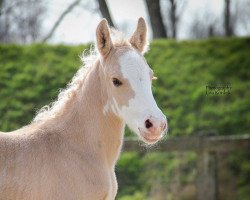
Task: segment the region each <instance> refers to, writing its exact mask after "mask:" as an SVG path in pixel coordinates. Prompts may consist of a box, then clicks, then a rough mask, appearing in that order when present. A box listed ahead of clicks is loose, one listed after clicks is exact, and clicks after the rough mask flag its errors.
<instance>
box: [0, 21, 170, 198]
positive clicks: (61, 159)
mask: <svg viewBox="0 0 250 200" xmlns="http://www.w3.org/2000/svg"><path fill="white" fill-rule="evenodd" d="M146 29H147V28H146V24H145V21H144V19H143V18H140V19H139V21H138V25H137V29H136V31H135V33H134V34H133V36H132V37H131V38H130V39H129V40H125V39H124V38H120V39H115V40H114V39H111V34H110V29H109V27H108V24H107V21H106V20H105V19H104V20H102V21H101V22H100V23H99V25H98V27H97V29H96V39H97V45H96V47H97V50H98V53H99V55H96V57H95V61H93V62H92V63H91V64H89V67H88V68H85V69H84V68H82V69H80V70H79V71H78V73H77V74H76V75H75V77H74V78H73V80H72V81H71V83H70V84H69V85H68V87H67V88H66V89H65V90H64V91H62V92H61V93H60V94H59V97H58V100H57V101H56V102H54V104H52V106H51V107H47V108H45V109H42V110H41V111H40V112H39V113H38V115H37V116H36V117H35V119H34V121H33V122H32V123H31V124H29V125H27V126H25V127H23V128H21V129H19V130H16V131H13V132H10V133H1V134H0V199H1V200H13V199H17V200H64V199H65V200H80V199H81V200H113V199H115V196H116V193H117V181H116V176H115V172H114V168H115V164H116V161H117V159H118V156H119V154H120V151H121V146H122V141H123V134H124V126H125V124H128V126H129V127H130V128H131V129H132V130H133V131H134V132H135V133H136V134H137V135H138V136H139V138H141V139H142V140H143V141H145V142H146V143H149V144H152V143H156V142H157V141H158V140H159V139H160V138H161V137H162V136H163V134H164V132H165V129H166V128H167V121H166V117H165V116H164V115H163V113H162V112H161V110H160V109H159V108H158V107H157V105H156V102H155V100H154V98H153V95H152V91H151V81H152V79H153V78H154V76H153V71H152V70H151V69H150V68H149V66H148V65H147V63H146V60H145V59H144V57H143V52H145V50H146V47H147V40H146V31H147V30H146Z"/></svg>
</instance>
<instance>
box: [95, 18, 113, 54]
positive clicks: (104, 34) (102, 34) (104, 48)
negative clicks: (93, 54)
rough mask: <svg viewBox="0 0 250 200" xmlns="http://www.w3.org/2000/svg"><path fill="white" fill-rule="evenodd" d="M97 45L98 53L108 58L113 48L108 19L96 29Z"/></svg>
mask: <svg viewBox="0 0 250 200" xmlns="http://www.w3.org/2000/svg"><path fill="white" fill-rule="evenodd" d="M96 43H97V48H98V51H99V52H100V54H101V55H102V56H106V55H107V54H108V53H109V52H110V50H111V49H112V47H113V43H112V40H111V37H110V29H109V26H108V22H107V20H106V19H103V20H102V21H101V22H100V23H99V24H98V26H97V28H96Z"/></svg>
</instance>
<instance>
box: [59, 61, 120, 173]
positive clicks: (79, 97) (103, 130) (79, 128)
mask: <svg viewBox="0 0 250 200" xmlns="http://www.w3.org/2000/svg"><path fill="white" fill-rule="evenodd" d="M107 89H108V88H106V84H105V81H104V74H103V70H102V66H101V64H100V61H97V62H96V63H95V64H94V65H93V66H91V68H90V69H89V72H88V74H87V75H86V77H85V80H84V83H83V85H82V87H80V88H79V90H78V92H77V94H76V97H75V99H74V101H73V102H70V104H69V105H68V106H67V109H66V112H67V113H65V114H64V115H61V116H60V117H59V118H58V119H55V120H56V121H54V123H58V124H60V125H59V126H60V130H62V131H60V132H62V133H63V134H65V137H66V138H67V141H69V142H71V143H72V145H73V146H75V147H79V150H81V151H85V152H86V151H87V152H89V153H91V154H94V155H95V156H98V155H99V156H100V157H99V159H104V160H103V161H104V162H106V164H107V165H108V167H109V168H114V166H115V163H116V161H117V159H118V156H119V153H120V150H121V145H122V141H123V135H124V126H125V124H124V122H123V121H122V120H121V119H120V118H118V117H117V116H116V115H115V114H114V113H113V112H112V111H110V112H107V113H105V114H104V113H103V108H104V106H105V104H106V103H107V102H106V101H107V95H108V94H107ZM56 126H58V125H56Z"/></svg>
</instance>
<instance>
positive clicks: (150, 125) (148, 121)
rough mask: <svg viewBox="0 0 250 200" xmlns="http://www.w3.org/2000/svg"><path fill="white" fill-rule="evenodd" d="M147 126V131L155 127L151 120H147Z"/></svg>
mask: <svg viewBox="0 0 250 200" xmlns="http://www.w3.org/2000/svg"><path fill="white" fill-rule="evenodd" d="M145 126H146V128H147V129H149V128H151V127H152V126H153V124H152V123H151V122H150V120H149V119H147V120H146V121H145Z"/></svg>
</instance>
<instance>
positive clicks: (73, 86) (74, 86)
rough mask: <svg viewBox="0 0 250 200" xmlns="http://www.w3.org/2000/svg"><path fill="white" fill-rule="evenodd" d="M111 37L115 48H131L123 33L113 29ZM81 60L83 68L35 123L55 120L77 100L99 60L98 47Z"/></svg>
mask: <svg viewBox="0 0 250 200" xmlns="http://www.w3.org/2000/svg"><path fill="white" fill-rule="evenodd" d="M111 36H112V41H113V44H114V46H116V47H121V46H131V45H130V43H129V42H128V40H127V39H126V38H125V37H124V35H123V34H122V33H121V32H119V31H117V30H115V29H112V30H111ZM80 58H81V61H82V66H81V67H80V69H79V70H78V71H77V72H76V74H75V75H74V77H73V78H72V80H71V81H70V82H69V83H68V84H67V86H66V88H65V89H61V90H60V92H59V94H58V97H57V100H56V101H54V102H52V103H51V104H49V105H45V106H43V107H42V108H41V109H40V110H39V111H38V112H37V115H36V116H35V118H34V119H33V122H42V121H46V120H48V119H52V118H55V117H56V116H58V115H60V114H61V113H63V111H64V108H65V106H66V104H67V103H69V102H71V101H72V100H73V99H74V98H75V96H76V95H75V94H76V93H77V91H78V90H79V88H80V87H81V86H82V85H83V83H84V80H85V77H86V75H87V74H88V71H89V69H90V68H91V67H92V66H93V65H94V63H95V62H96V61H97V60H98V59H99V53H98V51H97V48H96V45H94V46H91V47H90V50H84V51H83V53H82V55H81V56H80Z"/></svg>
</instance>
